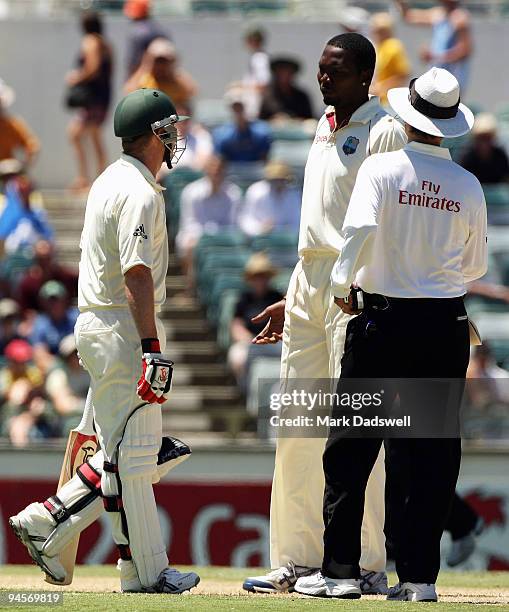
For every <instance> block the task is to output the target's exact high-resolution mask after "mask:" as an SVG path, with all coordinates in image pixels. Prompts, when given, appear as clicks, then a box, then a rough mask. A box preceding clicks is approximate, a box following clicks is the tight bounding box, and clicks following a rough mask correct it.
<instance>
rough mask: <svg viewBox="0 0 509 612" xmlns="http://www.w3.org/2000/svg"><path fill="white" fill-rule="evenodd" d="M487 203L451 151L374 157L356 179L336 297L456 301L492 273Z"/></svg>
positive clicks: (412, 149)
mask: <svg viewBox="0 0 509 612" xmlns="http://www.w3.org/2000/svg"><path fill="white" fill-rule="evenodd" d="M486 226H487V221H486V203H485V200H484V194H483V190H482V188H481V185H480V183H479V181H478V180H477V178H476V177H475V176H474V175H473V174H471V173H470V172H468V171H467V170H465V169H464V168H462V167H461V166H458V164H456V163H454V162H453V161H452V160H451V156H450V153H449V150H448V149H445V148H441V147H436V146H433V145H427V144H422V143H418V142H411V143H409V144H407V145H406V146H405V148H404V149H403V150H401V151H395V152H392V153H384V154H381V155H373V156H372V157H370V158H369V159H367V160H366V161H365V162H364V163H363V165H362V167H361V169H360V170H359V174H358V177H357V182H356V184H355V188H354V190H353V193H352V198H351V200H350V205H349V207H348V212H347V214H346V218H345V222H344V225H343V234H344V237H345V244H344V245H343V250H342V253H341V256H340V257H339V258H338V261H337V262H336V264H335V266H334V268H333V271H332V275H331V276H332V289H333V292H334V295H335V296H336V297H346V296H347V295H348V293H349V287H350V285H351V283H352V281H353V280H354V279H355V281H356V283H357V284H358V285H359V286H360V287H361V288H362V289H364V291H367V292H368V293H380V294H382V295H387V296H390V297H403V298H419V297H425V298H426V297H427V298H452V297H459V296H461V295H464V294H465V293H466V288H465V283H467V282H469V281H472V280H475V279H476V278H479V277H481V276H483V275H484V274H485V273H486V269H487V259H488V256H487V244H486V242H487V238H486Z"/></svg>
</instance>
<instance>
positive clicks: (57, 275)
mask: <svg viewBox="0 0 509 612" xmlns="http://www.w3.org/2000/svg"><path fill="white" fill-rule="evenodd" d="M50 280H53V281H58V283H61V284H62V285H63V286H64V287H65V289H66V292H67V294H68V295H69V296H70V297H72V298H74V297H76V296H77V294H78V271H77V270H73V269H71V268H67V267H65V266H62V265H61V264H59V263H58V262H57V261H56V259H55V250H54V248H53V245H52V244H51V243H50V242H48V241H47V240H40V241H39V242H37V243H36V244H35V246H34V263H33V265H32V267H31V268H30V269H29V270H28V271H27V273H26V274H25V276H23V277H22V278H21V280H20V283H19V286H18V291H17V296H16V297H17V301H18V303H19V305H20V306H21V309H22V310H23V311H26V310H32V311H36V310H38V309H39V292H40V290H41V288H42V286H43V285H44V284H45V283H46V282H48V281H50Z"/></svg>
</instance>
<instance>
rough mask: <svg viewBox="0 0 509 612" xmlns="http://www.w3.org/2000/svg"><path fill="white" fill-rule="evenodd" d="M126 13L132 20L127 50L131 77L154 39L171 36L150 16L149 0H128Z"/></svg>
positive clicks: (128, 71) (125, 7)
mask: <svg viewBox="0 0 509 612" xmlns="http://www.w3.org/2000/svg"><path fill="white" fill-rule="evenodd" d="M124 15H125V16H126V17H128V18H129V19H130V20H131V21H132V27H131V33H130V35H129V40H128V50H127V76H128V77H130V76H131V75H132V74H133V73H134V72H136V70H137V69H138V68H139V66H140V63H141V60H142V58H143V54H144V53H145V51H146V50H147V48H148V46H149V45H150V43H151V42H152V41H153V40H155V39H156V38H167V39H168V40H171V38H170V36H168V35H167V34H166V32H164V30H162V29H161V28H160V27H159V26H158V25H157V24H156V23H155V22H154V21H153V20H152V19H151V18H150V1H149V0H127V2H126V3H125V4H124Z"/></svg>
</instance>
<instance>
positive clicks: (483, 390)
mask: <svg viewBox="0 0 509 612" xmlns="http://www.w3.org/2000/svg"><path fill="white" fill-rule="evenodd" d="M467 378H468V379H471V380H469V382H468V384H467V394H468V398H469V400H470V402H471V403H472V405H473V406H474V407H475V408H478V409H483V408H486V407H489V406H490V405H492V404H497V403H508V402H509V380H508V379H509V372H508V371H507V370H504V369H503V368H500V367H499V366H498V365H497V363H496V361H495V358H494V356H493V353H492V351H491V347H490V345H489V344H488V343H487V342H483V344H481V345H480V346H475V347H473V349H472V354H471V358H470V363H469V364H468V370H467Z"/></svg>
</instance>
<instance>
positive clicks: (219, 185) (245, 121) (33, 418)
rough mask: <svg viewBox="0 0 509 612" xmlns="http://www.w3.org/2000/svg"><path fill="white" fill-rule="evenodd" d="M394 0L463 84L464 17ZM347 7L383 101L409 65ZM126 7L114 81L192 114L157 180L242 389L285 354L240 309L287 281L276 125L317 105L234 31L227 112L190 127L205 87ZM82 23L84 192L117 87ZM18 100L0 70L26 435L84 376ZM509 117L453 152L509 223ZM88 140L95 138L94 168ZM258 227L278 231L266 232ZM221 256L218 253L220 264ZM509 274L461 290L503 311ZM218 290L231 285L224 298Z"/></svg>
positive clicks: (4, 414) (295, 65) (289, 201)
mask: <svg viewBox="0 0 509 612" xmlns="http://www.w3.org/2000/svg"><path fill="white" fill-rule="evenodd" d="M395 4H396V5H398V6H399V8H400V9H401V15H402V18H403V19H404V20H406V21H407V22H408V23H410V24H424V25H428V26H430V28H431V39H430V44H429V46H427V47H426V48H425V49H423V51H422V60H423V61H424V62H425V63H431V64H435V65H441V66H444V67H446V68H448V69H449V70H451V71H452V72H453V73H455V74H456V76H457V77H458V79H459V80H460V82H461V84H462V89H463V88H464V87H466V86H467V83H468V78H469V67H470V58H471V55H472V52H473V44H472V34H471V31H470V22H469V16H468V12H467V11H466V10H465V9H463V8H462V7H461V6H460V4H459V3H457V2H451V1H446V0H444V1H441V2H438V3H437V6H436V7H435V8H433V9H430V10H428V9H426V10H415V9H412V8H409V7H408V6H407V3H406V2H404V1H397V2H396V3H395ZM350 8H351V9H352V10H351V11H350V12H349V13H348V14H347V13H346V12H345V15H344V20H343V21H342V26H341V27H342V29H344V30H347V31H363V33H366V34H367V35H368V36H369V37H370V38H371V39H372V40H373V42H374V44H375V46H376V48H377V68H376V73H375V78H374V81H373V83H372V90H371V91H372V93H373V94H374V95H378V96H380V98H381V101H382V103H384V104H385V103H386V93H387V91H388V89H390V88H391V87H397V86H401V85H405V84H407V83H408V80H409V78H410V77H411V76H412V74H415V72H416V69H417V67H412V66H411V65H410V62H409V59H408V56H407V54H406V51H405V46H404V44H403V42H402V41H401V40H399V39H398V38H397V34H396V25H395V22H394V19H393V18H392V17H391V16H390V15H389V14H386V13H379V14H375V15H373V16H370V15H369V14H368V13H366V12H365V11H364V12H363V11H362V9H358V10H357V12H356V10H353V9H355V7H350ZM359 11H360V12H359ZM124 14H125V16H126V17H127V18H128V19H129V20H130V26H131V27H130V32H129V39H128V41H127V42H128V54H127V63H126V66H125V67H124V85H123V89H122V92H129V91H132V90H135V89H137V88H140V87H153V88H157V89H161V90H162V91H164V92H166V93H167V94H168V95H169V96H170V97H171V98H172V100H173V101H174V102H175V104H176V107H177V111H178V113H179V115H181V116H186V117H189V118H188V119H187V120H186V121H183V122H181V123H180V124H179V128H180V131H181V134H180V135H181V136H182V137H185V138H186V149H185V151H184V152H183V154H182V156H181V158H180V160H179V163H178V166H177V169H176V170H175V171H173V172H171V173H169V172H168V170H167V169H166V168H165V167H164V168H162V169H161V171H160V173H159V175H158V179H159V180H160V181H161V182H162V183H163V184H164V185H165V186H166V187H167V191H166V192H165V193H166V195H165V198H166V201H167V210H168V218H169V220H170V221H169V225H170V227H169V229H170V234H171V236H172V241H174V243H175V244H174V246H175V250H176V253H177V255H178V257H179V259H180V262H181V265H182V268H183V271H184V273H185V275H186V279H187V285H186V293H187V294H188V295H195V294H197V295H198V297H199V298H200V299H201V301H202V303H203V306H204V309H205V310H207V313H208V316H209V320H210V321H211V322H212V323H213V324H214V325H218V326H220V321H219V318H220V317H219V315H218V310H220V309H221V308H222V307H223V306H225V305H226V303H227V302H228V300H230V301H229V302H228V304H230V306H229V308H230V310H229V312H230V318H229V319H228V320H226V324H225V326H223V327H224V329H223V331H224V332H225V334H224V337H225V338H227V340H226V342H225V344H224V345H223V346H222V348H223V349H224V353H225V356H226V358H227V362H228V364H229V366H230V369H231V371H232V373H233V375H234V377H235V379H236V380H237V382H238V385H239V387H240V389H241V390H242V391H243V392H244V393H247V387H248V379H249V372H250V367H251V364H252V363H253V362H254V360H256V359H257V358H259V357H268V358H277V357H278V356H279V354H280V350H281V348H280V345H265V346H259V345H253V344H252V343H251V340H252V339H253V337H254V336H255V335H256V334H257V333H259V331H260V325H259V324H256V323H253V321H252V317H253V316H254V315H255V314H257V313H258V312H260V311H261V310H263V309H264V308H265V307H266V306H267V305H269V304H271V303H273V302H275V301H277V300H278V299H280V298H281V297H282V295H283V294H284V293H285V291H286V289H285V287H284V283H281V282H280V283H279V284H278V283H276V281H277V280H278V279H280V278H283V279H284V274H285V273H286V270H287V269H288V268H290V267H291V266H292V264H293V259H294V258H295V259H296V257H297V254H296V243H297V236H298V228H299V221H300V199H301V182H302V169H303V168H302V165H303V164H302V162H299V163H300V167H296V166H299V164H296V163H293V162H292V161H289V159H287V157H286V156H285V155H284V154H283V155H281V154H280V153H279V152H280V151H281V149H280V148H279V149H278V145H281V144H283V145H284V144H285V138H286V137H287V136H281V135H280V134H281V131H284V130H285V129H286V130H287V133H288V132H290V133H291V138H289V140H288V142H290V147H287V148H286V149H284V150H285V151H287V152H288V153H291V150H292V147H293V143H294V142H296V140H295V135H296V134H297V133H300V134H304V137H303V138H304V143H303V144H304V146H305V147H307V148H309V144H310V139H309V135H310V134H311V136H312V134H313V133H314V125H315V124H316V120H317V119H318V117H319V116H320V115H321V112H322V109H319V108H315V107H314V106H313V104H312V102H311V96H310V94H309V91H308V90H306V88H304V87H303V86H302V84H301V83H300V82H299V80H298V79H299V74H300V72H301V67H302V66H301V62H300V61H299V59H297V58H295V57H291V56H288V55H271V54H270V52H269V51H268V49H269V48H270V44H269V41H268V39H267V35H266V33H265V32H264V31H263V30H262V29H261V28H259V27H256V28H251V29H249V30H248V31H247V32H246V33H245V34H244V36H243V39H242V42H243V44H244V45H245V47H246V49H247V51H248V60H247V65H246V71H245V74H244V75H239V78H238V79H237V80H236V81H233V82H231V83H230V85H229V86H228V88H227V90H226V91H225V93H224V105H225V109H226V110H227V112H228V113H229V114H230V118H229V119H228V120H226V121H224V120H222V121H220V122H210V123H209V124H202V123H200V122H199V121H198V120H197V118H196V116H195V112H194V110H195V108H196V101H197V98H198V97H199V95H204V96H205V97H206V92H201V91H199V85H198V84H197V83H196V81H195V79H194V78H193V76H192V75H190V74H189V73H188V72H187V71H186V70H185V69H184V68H183V67H182V61H181V57H180V54H179V50H178V48H177V47H176V45H175V43H174V41H173V40H172V38H171V33H170V32H168V31H166V30H165V28H163V27H161V25H160V24H159V23H157V21H156V20H155V19H154V18H152V17H151V15H150V2H149V1H148V0H126V2H125V4H124ZM81 28H82V39H81V44H80V46H79V47H80V48H79V50H78V55H77V59H76V64H75V67H74V69H73V70H72V71H71V72H70V73H69V74H68V75H67V78H66V83H67V93H66V100H67V105H68V106H69V108H71V109H73V116H72V119H71V121H70V124H69V138H70V142H71V145H72V148H73V151H74V153H75V156H76V160H77V166H78V175H77V177H76V179H75V180H74V182H73V183H72V185H71V187H72V188H73V189H75V190H78V191H80V190H84V189H86V188H88V186H89V185H90V183H91V181H92V180H93V178H94V177H95V176H96V175H97V173H100V172H101V171H102V169H103V168H104V167H105V166H106V165H107V163H108V160H107V158H106V153H105V149H104V145H103V141H102V130H103V127H104V122H105V119H106V117H107V115H108V112H109V110H110V102H111V100H112V99H113V97H114V94H117V95H120V94H121V93H122V92H113V91H112V77H113V72H114V69H116V65H115V62H114V57H115V49H114V45H113V44H112V43H111V42H110V41H109V40H108V38H107V35H106V34H105V32H104V28H103V24H102V21H101V18H100V16H99V15H97V14H95V13H90V12H86V13H84V15H83V16H82V19H81ZM364 30H365V32H364ZM240 44H241V41H240V39H239V47H240ZM184 59H185V58H184ZM467 92H468V88H467ZM14 98H15V95H14V91H13V90H12V89H11V88H10V87H9V86H8V85H7V84H6V83H4V82H3V81H2V80H0V182H1V186H0V193H1V195H0V197H1V198H2V202H1V207H0V365H1V366H2V367H1V368H0V435H4V436H7V437H8V438H9V439H10V440H11V442H12V443H13V444H15V445H19V446H22V445H26V444H27V443H28V442H29V441H31V440H34V439H40V438H47V437H54V436H58V435H63V434H65V432H66V431H67V430H68V429H69V428H70V427H72V426H75V425H76V423H77V420H79V416H80V414H81V411H82V408H83V405H84V401H85V397H86V393H87V388H88V376H87V374H86V373H85V371H84V370H83V369H82V368H81V366H80V364H79V360H78V355H77V352H76V346H75V344H74V339H73V335H72V334H73V327H74V322H75V320H76V317H77V311H76V309H75V307H74V303H75V298H76V292H77V271H76V270H75V269H69V268H67V267H65V266H63V265H61V264H60V263H59V262H58V258H57V257H56V250H55V244H54V231H53V228H52V227H51V225H50V224H49V222H48V219H47V215H46V213H45V210H44V208H43V206H42V202H41V195H40V194H39V193H38V191H37V190H36V188H35V186H34V185H33V182H32V181H31V179H30V169H31V165H32V163H33V161H34V159H35V158H36V156H37V154H38V153H39V148H40V146H39V142H38V139H37V137H36V136H35V135H34V134H33V133H32V130H31V128H29V127H28V126H27V125H26V124H25V123H24V121H23V120H22V119H21V118H19V117H17V116H16V115H14V114H11V113H10V110H9V109H10V107H11V105H12V104H13V102H14ZM223 119H224V118H223ZM508 124H509V122H508V121H506V123H505V124H504V125H503V126H502V128H501V126H500V123H497V118H496V117H495V116H494V115H492V114H490V113H484V112H481V113H479V114H478V115H477V117H476V122H475V126H474V130H473V133H472V137H471V138H470V139H469V140H466V139H465V140H463V141H462V142H461V147H460V148H459V149H458V150H454V151H453V157H454V159H455V160H456V161H458V162H460V163H461V164H462V165H463V166H464V167H465V168H467V169H468V170H469V171H470V172H472V173H473V174H475V175H476V176H477V177H478V178H479V180H480V181H481V183H483V185H485V186H486V194H487V200H488V206H489V207H490V206H492V205H494V204H493V201H494V200H490V198H489V197H488V193H491V192H489V189H490V186H491V187H492V186H494V185H496V186H500V187H501V189H502V191H500V192H496V194H498V195H497V197H499V198H500V197H501V198H502V203H503V205H502V207H501V209H500V210H502V211H505V212H502V214H501V215H499V216H498V217H496V219H497V221H496V222H497V224H499V225H504V224H505V225H509V161H508V155H507V151H508V143H507V141H506V140H505V139H506V138H507V133H508ZM292 130H293V132H292ZM278 134H279V136H278ZM88 144H91V145H92V152H93V154H94V158H95V169H94V170H93V169H92V168H91V166H90V164H89V161H90V159H91V157H90V155H89V154H88V153H87V148H86V147H87V145H88ZM287 144H288V143H287ZM43 153H44V151H43ZM179 181H181V182H179ZM177 184H178V185H179V188H178V189H177V188H176V185H177ZM493 194H494V195H493V197H495V195H496V194H495V192H493ZM500 194H501V195H500ZM504 198H505V199H504ZM504 215H505V216H504ZM223 234H224V235H225V236H229V237H228V238H224V241H223V242H221V240H219V239H218V241H217V242H215V243H214V242H213V240H212V238H213V237H214V236H215V237H220V236H221V235H223ZM239 236H240V238H239ZM267 237H273V238H274V242H272V243H271V241H270V240H268V241H266V242H265V243H264V242H263V240H264V239H266V238H267ZM278 237H279V239H280V241H281V242H280V244H279V246H278V245H277V239H278ZM288 237H290V239H289V240H288ZM208 238H211V242H210V245H212V244H217V245H218V248H217V251H213V247H212V246H210V245H209V246H208V247H207V248H209V251H208V256H209V260H210V254H211V253H213V252H217V254H218V256H219V255H225V254H224V252H223V251H224V250H225V247H228V248H230V247H231V249H232V250H231V254H232V255H231V257H232V258H233V259H236V260H235V261H232V260H231V259H230V260H229V263H228V266H227V267H228V269H229V270H230V268H231V270H234V271H235V273H233V272H232V274H231V275H230V276H231V278H230V279H229V280H230V282H229V283H228V282H226V284H224V285H220V286H219V289H217V292H218V293H217V295H216V293H214V292H213V291H212V290H211V287H212V285H210V282H211V278H210V276H212V277H213V276H214V268H213V267H212V266H211V267H209V268H207V267H206V266H205V267H204V266H203V258H202V259H201V260H200V261H198V260H199V259H200V253H199V252H198V251H200V245H201V246H202V247H203V245H204V244H205V242H206V240H207V239H208ZM264 245H265V246H264ZM274 245H275V246H276V248H275V249H274V252H271V246H274ZM281 245H282V246H281ZM210 249H212V251H210ZM263 249H266V252H265V251H264V252H261V250H263ZM200 252H203V249H202V250H201V251H200ZM506 252H507V249H506ZM225 256H226V255H225ZM218 261H219V260H218ZM197 262H198V263H199V266H198V264H197ZM223 265H224V264H223V263H218V266H219V269H220V267H221V266H223ZM200 266H201V268H200ZM202 269H205V270H206V272H205V281H204V282H205V286H206V288H205V289H203V287H200V278H198V277H199V274H201V273H202V271H203V270H202ZM207 270H208V272H207ZM281 274H283V277H281ZM223 280H224V279H223ZM226 281H228V279H226ZM202 284H203V283H202ZM508 284H509V272H508V275H507V276H506V277H505V278H500V277H498V278H488V279H486V280H484V281H479V282H477V283H475V284H474V285H473V286H472V287H471V293H470V295H471V297H474V298H478V299H480V300H481V301H482V300H484V302H486V303H490V304H492V305H493V304H494V305H495V307H498V310H499V311H501V312H503V311H504V309H505V310H507V305H508V304H509V288H508V286H507V285H508ZM224 290H226V291H230V290H231V291H233V293H231V294H229V296H225V295H222V292H223V293H224ZM225 297H228V300H226V299H223V298H225ZM214 300H215V301H214ZM507 357H508V358H507V359H505V363H506V365H507V364H509V355H508V356H507ZM499 363H501V361H500V360H499ZM501 372H506V371H505V370H503V369H501V368H500V366H497V364H496V356H495V357H494V356H493V353H491V352H490V349H489V347H487V346H486V347H484V348H480V349H477V350H476V351H475V352H474V353H473V357H472V363H471V367H470V370H469V374H470V376H471V377H473V378H482V379H488V380H491V379H496V378H500V376H501ZM506 375H507V372H506ZM486 388H488V389H491V390H493V389H495V388H498V389H500V388H499V387H496V386H495V387H494V386H489V385H487V386H486ZM497 393H498V391H497ZM505 399H506V400H507V397H506V398H505ZM485 400H486V390H485V389H481V390H480V391H479V392H478V393H477V395H476V394H475V392H474V403H477V404H478V405H479V406H480V405H481V404H482V402H485Z"/></svg>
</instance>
